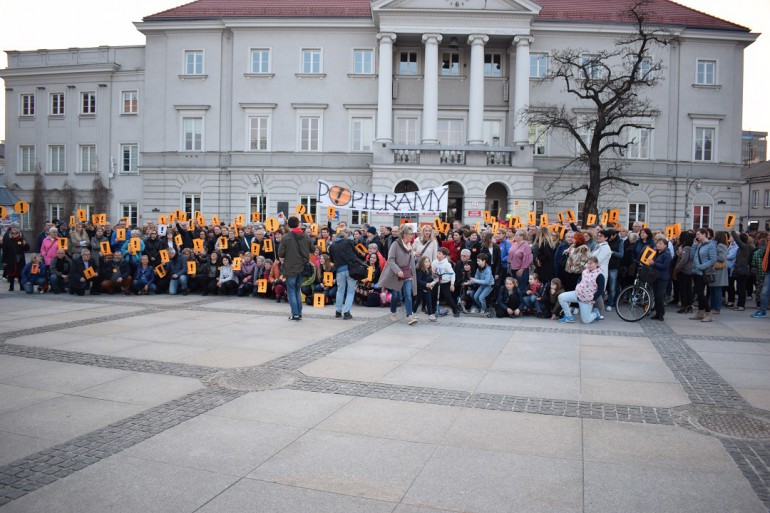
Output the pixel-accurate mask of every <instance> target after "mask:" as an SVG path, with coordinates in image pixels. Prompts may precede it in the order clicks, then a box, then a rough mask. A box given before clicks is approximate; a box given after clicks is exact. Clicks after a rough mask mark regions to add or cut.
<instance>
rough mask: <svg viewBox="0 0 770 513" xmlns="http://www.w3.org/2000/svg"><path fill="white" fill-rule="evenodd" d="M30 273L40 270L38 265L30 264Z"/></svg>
mask: <svg viewBox="0 0 770 513" xmlns="http://www.w3.org/2000/svg"><path fill="white" fill-rule="evenodd" d="M29 272H30V274H37V273H39V272H40V266H39V265H37V264H32V266H31V267H30V268H29Z"/></svg>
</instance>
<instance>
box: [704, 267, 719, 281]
mask: <svg viewBox="0 0 770 513" xmlns="http://www.w3.org/2000/svg"><path fill="white" fill-rule="evenodd" d="M703 281H705V282H706V283H714V282H715V281H717V271H716V269H714V268H713V267H709V268H708V269H706V270H705V271H703Z"/></svg>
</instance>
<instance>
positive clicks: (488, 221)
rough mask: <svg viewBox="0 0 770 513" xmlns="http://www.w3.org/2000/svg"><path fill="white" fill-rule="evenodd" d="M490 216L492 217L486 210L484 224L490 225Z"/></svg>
mask: <svg viewBox="0 0 770 513" xmlns="http://www.w3.org/2000/svg"><path fill="white" fill-rule="evenodd" d="M490 216H491V214H490V213H489V210H485V211H484V222H485V223H490V222H491V221H490V219H489V217H490Z"/></svg>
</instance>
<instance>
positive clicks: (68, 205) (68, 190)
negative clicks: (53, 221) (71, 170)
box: [62, 180, 76, 228]
mask: <svg viewBox="0 0 770 513" xmlns="http://www.w3.org/2000/svg"><path fill="white" fill-rule="evenodd" d="M75 197H76V192H75V188H74V187H73V186H72V184H71V183H70V182H69V180H65V181H64V186H63V187H62V198H63V199H64V215H65V216H67V217H65V218H64V219H62V221H63V222H67V223H69V219H70V218H69V216H71V215H73V214H74V213H75ZM70 228H72V226H70Z"/></svg>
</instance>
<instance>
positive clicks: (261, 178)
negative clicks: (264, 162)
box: [251, 169, 267, 216]
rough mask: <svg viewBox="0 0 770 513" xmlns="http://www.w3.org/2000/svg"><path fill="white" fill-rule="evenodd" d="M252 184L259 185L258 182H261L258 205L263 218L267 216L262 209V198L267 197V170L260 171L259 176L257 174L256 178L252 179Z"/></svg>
mask: <svg viewBox="0 0 770 513" xmlns="http://www.w3.org/2000/svg"><path fill="white" fill-rule="evenodd" d="M251 182H252V183H253V184H254V185H257V182H259V205H258V207H259V214H260V215H261V216H264V215H266V212H262V210H263V209H262V198H264V196H265V170H264V169H261V170H260V171H259V174H257V173H255V174H254V176H253V177H252V178H251ZM265 206H267V205H265ZM264 210H267V208H265V209H264Z"/></svg>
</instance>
